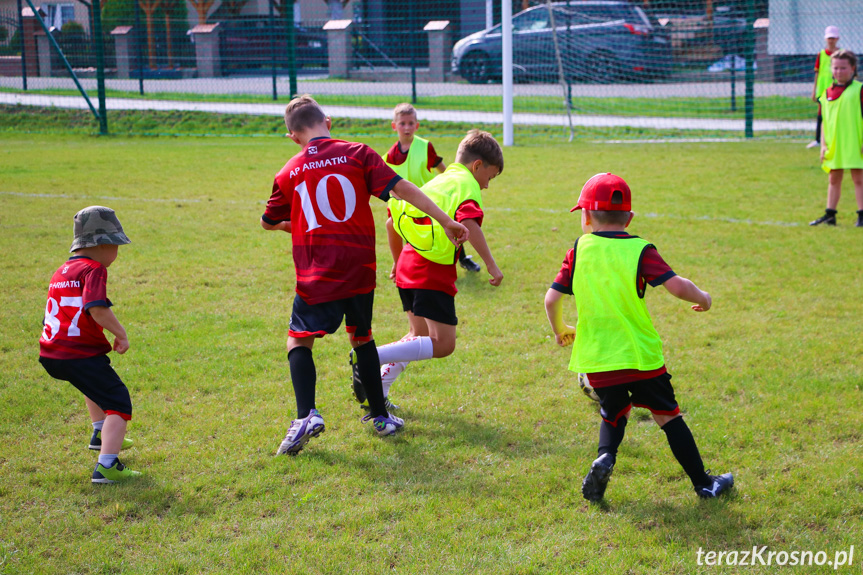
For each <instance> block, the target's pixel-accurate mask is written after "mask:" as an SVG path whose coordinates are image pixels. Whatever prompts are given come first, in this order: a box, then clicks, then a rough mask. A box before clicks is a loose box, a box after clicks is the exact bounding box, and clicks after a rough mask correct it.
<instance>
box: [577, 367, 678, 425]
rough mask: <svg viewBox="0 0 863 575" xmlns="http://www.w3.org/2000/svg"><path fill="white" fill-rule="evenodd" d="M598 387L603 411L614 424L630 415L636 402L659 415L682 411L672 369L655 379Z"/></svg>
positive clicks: (600, 406) (601, 411)
mask: <svg viewBox="0 0 863 575" xmlns="http://www.w3.org/2000/svg"><path fill="white" fill-rule="evenodd" d="M594 391H596V395H598V396H599V414H600V415H601V416H602V419H604V420H605V421H607V422H608V423H610V424H612V425H617V420H618V419H620V418H621V417H626V416H627V415H629V411H630V410H631V409H632V406H633V405H634V406H635V407H644V408H646V409H649V410H650V412H651V413H655V414H656V415H677V414H678V413H680V406H678V405H677V400H676V399H674V388H673V387H671V374H670V373H668V372H666V373H663V374H662V375H659V376H657V377H654V378H651V379H642V380H640V381H633V382H632V383H621V384H620V385H611V386H609V387H597V388H594Z"/></svg>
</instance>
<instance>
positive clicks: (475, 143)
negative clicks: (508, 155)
mask: <svg viewBox="0 0 863 575" xmlns="http://www.w3.org/2000/svg"><path fill="white" fill-rule="evenodd" d="M502 171H503V151H502V150H501V149H500V145H499V144H498V143H497V141H495V139H494V137H493V136H492V135H491V134H489V133H488V132H483V131H480V130H471V131H470V132H468V134H467V136H465V137H464V139H463V140H462V141H461V143H460V144H459V147H458V151H457V152H456V158H455V162H454V163H452V164H450V165H449V166H448V167H447V169H446V171H445V172H444V173H443V174H440V175H439V176H437V177H436V178H435V179H433V180H431V181H430V182H428V183H427V184H426V185H424V186H423V188H422V190H423V192H425V193H426V194H428V195H429V196H430V197H431V198H432V199H433V200H434V201H435V203H436V204H437V205H438V206H440V207H441V208H442V209H443V210H444V212H446V213H447V214H448V215H450V216H452V217H453V218H454V219H455V220H456V221H458V222H461V223H463V224H464V225H465V226H466V227H467V229H468V230H469V231H470V240H469V241H470V244H471V245H472V246H473V247H474V249H476V253H477V254H478V255H479V256H480V257H481V258H482V260H483V262H484V263H485V266H486V269H487V270H488V273H489V275H490V276H491V278H489V280H488V281H489V283H490V284H491V285H493V286H499V285H500V283H501V282H502V281H503V273H502V272H501V271H500V268H499V267H498V266H497V263H496V262H495V260H494V257H493V256H492V255H491V249H490V248H489V246H488V244H487V243H486V240H485V236H484V235H483V233H482V230H481V229H480V226H481V225H482V221H483V217H484V213H483V209H482V194H481V191H482V190H485V189H487V188H488V184H489V182H490V181H491V180H492V179H493V178H494V177H495V176H497V175H498V174H499V173H501V172H502ZM405 208H406V207H405V206H404V204H403V203H399V202H397V203H395V204H393V203H391V204H390V210H391V212H392V219H393V222H394V228H395V229H396V230H397V231H398V235H395V237H394V238H393V236H389V238H390V242H391V243H390V250H391V251H392V253H393V257H394V258H396V259H395V264H394V269H395V282H396V285H397V286H398V289H399V296H400V297H401V300H402V309H404V311H405V312H406V313H407V316H408V323H409V325H410V331H409V332H408V334H407V335H406V336H405V337H404V338H402V339H401V340H400V341H397V342H393V343H390V344H388V345H384V346H381V347H379V348H378V356H379V358H380V360H381V364H382V367H381V378H382V382H383V389H384V395H385V396H386V397H387V405H388V406H392V407H395V406H393V405H392V402H391V401H390V400H389V389H390V386H391V385H392V384H393V382H394V381H395V379H396V378H397V377H398V375H399V374H400V373H401V372H402V371H404V369H405V368H406V367H407V364H408V363H410V362H412V361H420V360H425V359H431V358H433V357H435V358H439V357H446V356H448V355H450V354H451V353H452V352H453V351H455V342H456V325H457V324H458V317H456V312H455V294H456V293H457V291H458V290H457V289H456V287H455V282H456V279H457V278H458V272H457V270H456V267H455V262H456V260H457V252H458V248H453V246H452V245H448V244H446V243H445V242H444V241H442V238H441V237H440V234H439V233H438V234H435V233H434V232H433V229H434V225H433V224H432V225H431V227H430V226H429V225H428V224H427V223H426V222H425V220H427V219H428V218H426V217H423V216H424V214H413V215H411V213H409V212H410V210H407V209H405ZM426 231H428V232H429V233H430V235H426ZM415 234H418V235H415ZM403 238H405V239H407V241H405V242H403V241H402V239H403ZM352 362H353V358H352ZM364 383H365V379H364V378H363V377H362V374H361V373H358V371H357V370H354V373H353V388H354V396H355V398H356V399H357V401H359V402H360V403H363V395H364V394H363V389H364V387H365V386H364ZM375 383H376V382H375Z"/></svg>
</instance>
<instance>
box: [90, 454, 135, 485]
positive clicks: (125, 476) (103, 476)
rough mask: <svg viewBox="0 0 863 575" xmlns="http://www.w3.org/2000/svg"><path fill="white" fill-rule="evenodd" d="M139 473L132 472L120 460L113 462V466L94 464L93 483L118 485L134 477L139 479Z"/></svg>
mask: <svg viewBox="0 0 863 575" xmlns="http://www.w3.org/2000/svg"><path fill="white" fill-rule="evenodd" d="M140 475H141V472H140V471H132V470H131V469H129V468H128V467H126V466H125V465H123V464H122V463H120V458H117V459H115V460H114V465H112V466H111V467H107V468H106V467H105V466H104V465H102V464H101V463H97V464H96V469H94V470H93V478H92V479H91V481H92V482H93V483H118V482H120V481H128V480H129V479H134V478H135V477H140Z"/></svg>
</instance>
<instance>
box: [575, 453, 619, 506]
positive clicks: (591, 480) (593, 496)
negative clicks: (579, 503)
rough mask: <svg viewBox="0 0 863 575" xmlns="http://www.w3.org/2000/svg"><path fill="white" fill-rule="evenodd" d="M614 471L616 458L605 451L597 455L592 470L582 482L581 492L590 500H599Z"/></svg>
mask: <svg viewBox="0 0 863 575" xmlns="http://www.w3.org/2000/svg"><path fill="white" fill-rule="evenodd" d="M612 471H614V458H613V457H612V456H611V455H610V454H608V453H604V454H602V455H600V456H599V457H597V458H596V459H595V460H594V461H593V464H592V465H591V466H590V471H588V472H587V475H586V476H585V477H584V481H582V482H581V494H582V495H583V496H584V498H585V499H587V500H588V501H599V500H600V499H602V497H603V495H605V488H606V487H608V479H609V478H610V477H611V472H612Z"/></svg>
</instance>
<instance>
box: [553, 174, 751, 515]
mask: <svg viewBox="0 0 863 575" xmlns="http://www.w3.org/2000/svg"><path fill="white" fill-rule="evenodd" d="M631 196H632V194H631V192H630V189H629V186H628V185H627V184H626V182H625V181H623V179H622V178H620V177H618V176H615V175H613V174H597V175H595V176H593V177H592V178H590V179H589V180H588V181H587V183H586V184H584V187H583V188H582V190H581V195H580V196H579V198H578V204H577V205H576V206H575V207H574V208H572V210H570V211H575V210H582V212H581V228H582V230H583V231H584V235H583V236H581V237H580V238H578V239H577V240H576V242H575V246H574V247H573V248H572V249H570V250H569V252H567V254H566V258H564V260H563V266H562V267H561V270H560V272H559V273H558V275H557V277H556V278H555V281H554V283H553V284H552V286H551V288H550V289H549V290H548V292H547V293H546V295H545V309H546V313H547V315H548V321H549V323H550V324H551V329H552V331H553V332H554V338H555V341H556V342H557V344H558V345H560V346H562V347H564V346H568V345H570V344H572V343H573V341H574V342H575V345H574V346H573V350H572V359H571V361H570V363H569V369H570V370H572V371H575V372H578V373H586V374H587V377H588V380H589V381H590V383H591V385H592V386H593V388H594V390H595V391H596V394H597V395H598V396H599V405H600V415H601V416H602V422H601V424H600V428H599V450H598V451H599V457H598V458H597V459H596V460H595V461H594V462H593V465H591V468H590V471H589V472H588V474H587V476H586V477H585V478H584V481H583V483H582V488H581V492H582V495H583V496H584V498H585V499H587V500H588V501H599V500H601V499H602V497H603V495H604V494H605V489H606V487H607V486H608V480H609V478H610V476H611V472H612V470H613V469H614V464H615V461H616V459H617V449H618V447H619V446H620V443H621V442H622V441H623V435H624V431H625V429H626V421H627V418H628V416H629V412H630V410H631V409H632V406H633V405H635V406H636V407H646V408H647V409H649V410H650V412H651V413H652V414H653V419H654V420H655V421H656V423H657V424H658V425H659V427H660V428H661V429H662V430H663V431H664V432H665V435H666V437H667V439H668V444H669V446H670V447H671V452H672V453H673V454H674V456H675V458H676V459H677V461H678V462H679V463H680V465H681V466H682V467H683V470H684V471H685V472H686V474H687V475H688V476H689V479H690V480H691V481H692V486H693V487H694V488H695V492H696V493H697V494H698V495H699V496H700V497H705V498H711V497H717V496H719V495H720V494H721V493H723V492H725V491H727V490H728V489H729V488H730V487H731V486H732V485H734V477H733V476H732V475H731V474H730V473H725V474H723V475H709V474H708V472H706V471H705V470H704V464H703V463H702V461H701V455H700V454H699V452H698V446H696V444H695V439H694V438H693V437H692V433H691V432H690V431H689V427H688V426H687V425H686V423H685V422H684V421H683V416H682V414H681V413H680V407H679V406H678V405H677V400H676V399H675V398H674V389H673V388H672V387H671V374H669V373H668V371H667V370H666V368H665V359H664V358H663V355H662V340H661V339H660V338H659V334H658V333H657V332H656V329H654V327H653V322H652V321H651V319H650V314H649V313H648V311H647V306H646V305H645V303H644V293H645V289H646V287H647V284H650V285H651V286H653V287H658V286H660V285H662V286H664V287H665V289H667V290H668V291H669V292H671V294H672V295H674V296H675V297H678V298H680V299H682V300H685V301H688V302H691V303H693V304H695V305H693V306H692V309H693V310H695V311H698V312H701V311H707V310H709V309H710V305H711V298H710V294H708V293H707V292H705V291H702V290H700V289H699V288H698V287H697V286H696V285H695V284H694V283H692V282H691V281H689V280H688V279H685V278H682V277H680V276H678V275H676V274H675V273H674V272H673V271H672V270H671V268H670V267H669V266H668V264H666V263H665V261H664V260H663V259H662V258H661V257H660V256H659V253H658V252H657V251H656V248H655V247H654V246H653V245H652V244H650V243H649V242H647V241H645V240H643V239H641V238H639V237H638V236H632V235H629V234H628V233H627V232H626V228H627V227H628V226H629V223H630V222H631V221H632V217H633V214H632V212H631V211H630V210H631V205H632V202H631ZM564 294H568V295H574V296H575V305H576V308H577V309H578V324H577V325H576V327H571V326H569V325H567V324H566V323H564V321H563V305H562V303H563V302H562V298H563V296H564Z"/></svg>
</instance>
